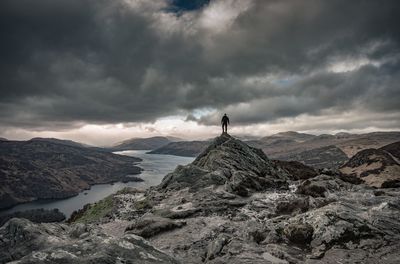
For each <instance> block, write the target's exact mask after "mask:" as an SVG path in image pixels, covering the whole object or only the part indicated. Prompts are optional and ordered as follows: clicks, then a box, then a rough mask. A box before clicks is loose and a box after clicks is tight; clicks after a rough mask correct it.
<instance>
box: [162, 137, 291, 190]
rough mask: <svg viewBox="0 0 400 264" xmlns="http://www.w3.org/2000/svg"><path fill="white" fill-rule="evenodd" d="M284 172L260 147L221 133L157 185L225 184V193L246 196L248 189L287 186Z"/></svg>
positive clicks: (168, 187) (195, 187)
mask: <svg viewBox="0 0 400 264" xmlns="http://www.w3.org/2000/svg"><path fill="white" fill-rule="evenodd" d="M286 178H287V174H286V173H285V172H284V171H283V170H279V169H278V168H277V166H276V165H275V164H274V163H273V162H271V161H270V160H269V159H268V158H267V156H266V155H265V154H264V153H263V152H262V151H261V150H260V149H256V148H253V147H250V146H248V145H246V144H245V143H243V142H242V141H240V140H237V139H235V138H233V137H231V136H229V135H228V134H226V133H224V134H222V135H221V136H220V137H217V138H216V139H215V140H214V141H213V142H212V143H211V144H210V145H209V146H208V148H206V149H205V150H204V151H203V152H202V153H201V154H200V155H199V156H198V157H197V158H196V159H195V160H194V161H193V163H191V164H189V165H187V166H181V167H178V168H177V169H176V170H175V171H174V172H172V173H170V174H168V175H167V176H166V177H165V178H164V179H163V181H162V183H161V184H160V186H159V187H160V188H161V189H175V190H177V189H182V188H185V187H189V188H190V189H192V190H198V189H199V188H204V187H207V186H210V185H225V189H226V190H227V191H228V192H231V193H234V194H238V195H240V196H248V195H249V194H250V193H251V192H254V191H262V190H266V189H272V188H284V189H285V188H287V184H286Z"/></svg>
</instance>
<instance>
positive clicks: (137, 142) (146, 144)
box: [111, 137, 178, 151]
mask: <svg viewBox="0 0 400 264" xmlns="http://www.w3.org/2000/svg"><path fill="white" fill-rule="evenodd" d="M176 140H178V139H177V138H168V137H150V138H132V139H128V140H125V141H122V142H121V143H118V144H117V145H115V146H113V147H111V149H112V150H113V151H121V150H152V149H156V148H159V147H162V146H165V145H167V144H168V143H170V142H172V141H176Z"/></svg>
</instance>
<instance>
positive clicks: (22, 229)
mask: <svg viewBox="0 0 400 264" xmlns="http://www.w3.org/2000/svg"><path fill="white" fill-rule="evenodd" d="M13 260H18V261H16V262H15V263H21V264H25V263H71V264H72V263H178V262H177V261H176V260H175V259H173V258H172V257H170V256H168V255H166V254H165V253H163V252H161V251H159V250H158V249H156V248H154V247H153V246H151V245H150V244H149V243H148V242H147V241H145V240H144V239H143V238H141V237H139V236H136V235H133V234H126V235H124V236H122V237H118V238H116V237H112V236H109V235H107V234H105V233H103V232H102V231H101V230H100V229H98V228H94V227H88V226H85V225H82V224H81V225H72V226H68V225H63V224H34V223H32V222H30V221H28V220H25V219H17V218H14V219H12V220H10V221H9V222H8V223H7V224H6V225H4V226H3V227H2V228H0V262H1V263H6V262H9V261H13Z"/></svg>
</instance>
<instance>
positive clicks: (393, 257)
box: [0, 134, 400, 263]
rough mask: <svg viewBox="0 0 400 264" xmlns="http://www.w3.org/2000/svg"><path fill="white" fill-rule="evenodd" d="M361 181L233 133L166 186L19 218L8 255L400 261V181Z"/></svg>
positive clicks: (6, 242)
mask: <svg viewBox="0 0 400 264" xmlns="http://www.w3.org/2000/svg"><path fill="white" fill-rule="evenodd" d="M356 179H358V178H356ZM352 182H353V183H359V181H357V180H355V179H354V178H352V177H351V176H348V177H343V175H340V173H339V172H335V171H330V170H320V171H315V170H313V169H312V168H310V167H307V166H305V165H302V164H299V163H292V162H276V161H271V160H269V159H268V158H267V157H266V156H265V154H264V153H263V152H262V151H260V150H258V149H255V148H252V147H249V146H247V145H246V144H244V143H243V142H241V141H240V140H237V139H234V138H232V137H230V136H229V135H226V134H225V135H222V136H220V137H218V138H216V139H215V140H214V141H213V143H211V145H210V146H209V147H208V148H207V149H206V150H205V151H204V152H202V153H201V154H200V155H199V156H198V157H197V158H196V160H195V161H194V162H193V163H191V164H189V165H187V166H178V167H177V169H176V170H175V171H174V172H172V173H170V174H168V175H166V176H165V178H164V180H163V181H162V183H161V184H160V185H159V186H157V187H152V188H150V189H148V190H146V191H142V190H136V189H125V190H123V191H121V192H119V193H117V194H115V195H113V196H111V197H109V198H107V199H108V201H102V202H100V203H98V204H97V205H94V206H90V207H88V208H87V209H86V210H85V211H83V212H81V213H80V214H79V215H77V216H76V217H75V218H74V219H73V223H72V224H69V225H67V224H33V223H31V222H29V221H27V220H21V219H12V220H10V221H9V222H8V223H7V224H5V225H4V226H3V227H2V228H0V252H3V253H2V254H1V255H0V262H7V261H12V260H15V261H16V262H15V263H33V262H34V263H77V261H78V262H79V263H400V253H399V250H400V221H399V219H400V210H399V209H400V198H399V197H400V196H399V194H400V191H399V189H396V188H386V189H377V188H373V187H370V186H367V185H365V184H353V183H352ZM102 212H106V213H102ZM95 216H98V217H95ZM144 239H146V240H144ZM18 260H19V261H18ZM74 261H75V262H74ZM91 261H92V262H91ZM93 261H95V262H93Z"/></svg>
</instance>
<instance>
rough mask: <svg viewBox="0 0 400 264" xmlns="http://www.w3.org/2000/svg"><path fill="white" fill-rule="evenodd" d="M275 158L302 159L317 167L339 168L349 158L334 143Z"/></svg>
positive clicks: (307, 163) (303, 161) (305, 162)
mask: <svg viewBox="0 0 400 264" xmlns="http://www.w3.org/2000/svg"><path fill="white" fill-rule="evenodd" d="M275 158H276V159H279V160H287V161H300V162H302V163H304V164H306V165H308V166H312V167H314V168H317V169H322V168H339V167H340V166H341V165H343V164H344V163H345V162H346V161H347V160H348V159H349V158H348V157H347V156H346V154H345V153H344V152H343V151H342V150H341V149H340V148H338V147H336V146H333V145H330V146H325V147H320V148H315V149H310V150H305V151H303V152H300V153H295V154H291V155H283V156H279V157H275Z"/></svg>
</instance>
